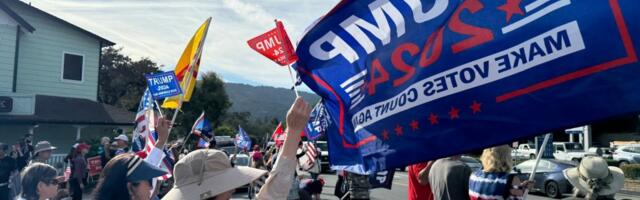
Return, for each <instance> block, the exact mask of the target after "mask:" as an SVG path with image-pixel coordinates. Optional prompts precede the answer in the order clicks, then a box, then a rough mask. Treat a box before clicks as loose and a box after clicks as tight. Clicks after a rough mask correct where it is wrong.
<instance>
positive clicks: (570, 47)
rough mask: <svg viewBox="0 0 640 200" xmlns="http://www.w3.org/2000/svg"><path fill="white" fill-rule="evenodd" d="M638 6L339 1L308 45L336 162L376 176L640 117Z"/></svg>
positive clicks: (500, 0)
mask: <svg viewBox="0 0 640 200" xmlns="http://www.w3.org/2000/svg"><path fill="white" fill-rule="evenodd" d="M639 41H640V1H636V0H608V1H607V0H599V1H595V0H594V1H583V0H492V1H488V0H466V1H459V0H451V1H448V0H422V1H420V0H376V1H364V0H362V1H343V2H341V3H340V4H339V5H338V6H337V7H336V8H334V9H333V10H332V11H331V12H329V13H328V14H327V15H325V16H324V17H323V18H321V19H320V20H318V22H317V23H316V24H315V25H313V26H312V27H311V28H310V29H309V30H308V31H307V33H306V34H305V36H304V37H303V38H302V39H301V41H300V43H299V45H298V48H297V54H298V56H299V57H300V60H299V61H298V63H297V66H298V67H297V70H298V71H299V72H300V73H301V74H302V79H303V81H304V82H305V83H306V84H307V85H308V86H309V87H310V88H311V89H312V90H313V91H315V92H316V93H317V94H319V95H320V96H321V97H322V98H323V99H324V100H325V106H326V108H327V110H328V112H329V114H330V116H331V120H332V123H331V127H330V130H329V132H328V138H329V149H330V150H331V164H332V166H333V168H334V169H345V170H348V171H352V172H361V173H363V172H364V173H370V172H374V171H380V170H384V169H390V168H393V167H397V166H403V165H407V164H411V163H416V162H419V161H425V160H431V159H435V158H440V157H444V156H449V155H454V154H459V153H464V152H469V151H473V150H479V149H482V148H485V147H489V146H493V145H498V144H504V143H507V142H511V141H513V140H516V139H523V138H529V137H532V136H534V135H539V134H543V133H546V132H549V131H553V130H558V129H563V128H568V127H573V126H576V125H583V124H588V123H590V122H593V121H596V120H601V119H604V118H608V117H613V116H617V115H624V114H633V113H638V111H640V78H638V76H639V75H640V64H638V59H637V55H636V49H637V48H638V46H639V43H638V42H639Z"/></svg>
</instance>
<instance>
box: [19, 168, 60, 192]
mask: <svg viewBox="0 0 640 200" xmlns="http://www.w3.org/2000/svg"><path fill="white" fill-rule="evenodd" d="M20 176H21V178H22V193H21V194H20V196H21V197H22V198H24V199H27V200H31V199H38V197H39V195H38V183H40V182H43V183H46V184H50V183H51V180H54V179H55V178H56V169H55V168H53V167H52V166H51V165H47V164H43V163H33V164H31V165H29V166H27V168H25V169H24V170H23V171H22V173H21V174H20Z"/></svg>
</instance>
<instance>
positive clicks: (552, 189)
mask: <svg viewBox="0 0 640 200" xmlns="http://www.w3.org/2000/svg"><path fill="white" fill-rule="evenodd" d="M544 193H545V194H546V195H547V196H548V197H551V198H559V197H560V196H561V195H562V193H561V192H560V187H559V186H558V183H556V182H555V181H549V182H548V183H547V184H546V185H545V186H544Z"/></svg>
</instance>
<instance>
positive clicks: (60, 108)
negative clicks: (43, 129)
mask: <svg viewBox="0 0 640 200" xmlns="http://www.w3.org/2000/svg"><path fill="white" fill-rule="evenodd" d="M134 118H135V113H133V112H130V111H126V110H123V109H121V108H117V107H114V106H111V105H106V104H102V103H98V102H95V101H91V100H88V99H80V98H70V97H57V96H47V95H36V106H35V113H34V114H33V115H0V122H12V123H52V124H77V125H133V120H134Z"/></svg>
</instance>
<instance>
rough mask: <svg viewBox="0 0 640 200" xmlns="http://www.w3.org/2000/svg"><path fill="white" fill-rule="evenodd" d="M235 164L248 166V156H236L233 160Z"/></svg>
mask: <svg viewBox="0 0 640 200" xmlns="http://www.w3.org/2000/svg"><path fill="white" fill-rule="evenodd" d="M233 163H234V164H235V165H236V166H249V158H248V157H236V160H234V161H233Z"/></svg>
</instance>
